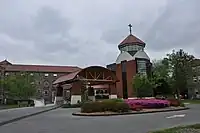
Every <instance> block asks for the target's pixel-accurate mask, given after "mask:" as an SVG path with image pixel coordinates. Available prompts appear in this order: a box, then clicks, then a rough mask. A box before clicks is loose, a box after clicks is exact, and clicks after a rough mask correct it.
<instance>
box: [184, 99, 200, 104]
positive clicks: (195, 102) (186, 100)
mask: <svg viewBox="0 0 200 133" xmlns="http://www.w3.org/2000/svg"><path fill="white" fill-rule="evenodd" d="M182 102H183V103H190V104H200V100H189V99H185V100H182Z"/></svg>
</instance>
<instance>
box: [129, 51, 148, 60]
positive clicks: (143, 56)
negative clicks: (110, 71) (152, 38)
mask: <svg viewBox="0 0 200 133" xmlns="http://www.w3.org/2000/svg"><path fill="white" fill-rule="evenodd" d="M136 58H138V59H146V60H150V58H149V56H148V55H147V53H146V52H145V51H144V50H142V49H141V50H139V51H138V52H137V53H135V55H134V56H133V59H134V60H135V59H136Z"/></svg>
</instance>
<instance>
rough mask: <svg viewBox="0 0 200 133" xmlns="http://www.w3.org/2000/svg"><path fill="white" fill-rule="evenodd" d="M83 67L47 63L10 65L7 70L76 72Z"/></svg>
mask: <svg viewBox="0 0 200 133" xmlns="http://www.w3.org/2000/svg"><path fill="white" fill-rule="evenodd" d="M80 69H81V68H79V67H76V66H46V65H8V66H6V67H5V70H6V71H27V72H74V71H77V70H80Z"/></svg>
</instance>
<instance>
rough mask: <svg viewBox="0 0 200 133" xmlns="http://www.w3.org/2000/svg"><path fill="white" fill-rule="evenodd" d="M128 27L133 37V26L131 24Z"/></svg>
mask: <svg viewBox="0 0 200 133" xmlns="http://www.w3.org/2000/svg"><path fill="white" fill-rule="evenodd" d="M128 27H129V31H130V35H131V34H132V25H131V24H129V25H128Z"/></svg>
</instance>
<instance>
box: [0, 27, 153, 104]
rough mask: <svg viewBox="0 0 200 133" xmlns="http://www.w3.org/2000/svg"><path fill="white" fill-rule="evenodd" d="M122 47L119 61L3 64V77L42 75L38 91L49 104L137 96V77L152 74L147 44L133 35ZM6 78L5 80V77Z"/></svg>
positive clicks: (1, 66)
mask: <svg viewBox="0 0 200 133" xmlns="http://www.w3.org/2000/svg"><path fill="white" fill-rule="evenodd" d="M129 27H130V34H129V35H128V36H127V37H126V38H125V39H124V40H123V41H122V42H121V43H120V44H119V45H118V48H119V50H120V54H119V55H118V57H117V59H116V62H114V63H112V64H109V65H107V68H105V67H102V66H89V67H86V68H82V69H81V68H79V67H72V66H43V65H18V64H11V63H10V62H8V61H6V60H5V61H2V62H0V69H1V74H2V75H3V76H6V75H9V74H13V73H16V72H21V71H25V72H30V74H38V75H39V77H40V80H39V82H40V84H39V87H38V91H39V92H40V93H41V94H42V97H43V98H44V99H46V101H49V102H54V103H57V104H60V102H61V103H62V102H63V101H64V102H71V103H72V104H75V103H77V102H80V101H83V100H97V99H102V98H103V99H106V98H130V97H134V94H135V93H134V91H133V90H134V89H133V77H134V76H135V75H136V74H137V73H140V74H144V75H148V74H149V73H150V69H151V62H150V58H149V57H148V55H147V54H146V53H145V51H144V48H145V45H146V44H145V43H144V42H143V41H142V40H140V39H139V38H137V37H135V36H134V35H132V33H131V25H129ZM3 76H2V77H3Z"/></svg>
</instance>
